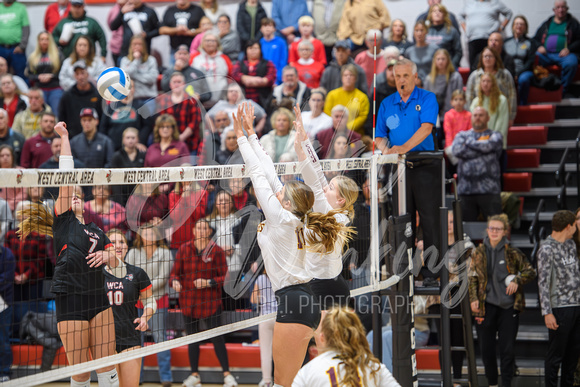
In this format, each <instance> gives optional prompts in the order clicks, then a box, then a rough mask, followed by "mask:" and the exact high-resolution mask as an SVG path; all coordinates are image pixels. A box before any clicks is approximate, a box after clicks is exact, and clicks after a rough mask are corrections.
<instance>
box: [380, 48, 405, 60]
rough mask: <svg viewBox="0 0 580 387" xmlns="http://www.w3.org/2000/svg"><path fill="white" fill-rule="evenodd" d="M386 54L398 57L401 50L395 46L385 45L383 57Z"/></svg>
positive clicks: (386, 55)
mask: <svg viewBox="0 0 580 387" xmlns="http://www.w3.org/2000/svg"><path fill="white" fill-rule="evenodd" d="M388 56H393V57H395V58H399V56H401V50H399V49H398V48H397V47H395V46H387V47H385V49H384V50H383V57H385V58H387V57H388Z"/></svg>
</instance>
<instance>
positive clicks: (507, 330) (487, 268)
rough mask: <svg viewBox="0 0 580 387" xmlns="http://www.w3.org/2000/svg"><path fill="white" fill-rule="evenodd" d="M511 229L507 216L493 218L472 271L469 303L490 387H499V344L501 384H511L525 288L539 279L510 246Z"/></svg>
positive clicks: (489, 222)
mask: <svg viewBox="0 0 580 387" xmlns="http://www.w3.org/2000/svg"><path fill="white" fill-rule="evenodd" d="M508 227H509V222H508V217H507V215H505V214H501V215H493V216H491V217H489V219H488V221H487V236H486V237H485V238H484V240H483V243H481V244H480V245H479V246H478V247H477V249H476V250H475V252H474V253H473V255H472V260H471V268H470V270H469V273H470V277H469V301H470V302H471V312H472V313H473V315H474V316H475V321H476V323H477V324H476V328H477V336H478V338H479V342H480V343H481V358H482V360H483V365H484V366H485V376H486V377H487V381H488V383H489V385H490V386H493V385H496V386H497V385H498V374H497V357H496V352H497V351H496V342H497V343H498V344H499V353H500V358H501V365H500V367H501V379H502V381H501V385H502V386H510V385H511V380H512V378H513V374H514V364H515V344H516V335H517V332H518V325H519V314H520V312H521V311H522V310H523V309H524V307H525V299H524V291H523V288H522V286H523V285H525V284H526V283H528V282H530V281H531V280H533V279H534V278H536V271H535V270H534V268H533V267H532V265H531V264H530V262H529V261H528V259H527V257H526V256H525V255H524V254H523V253H522V252H521V251H520V250H518V249H516V248H514V247H511V246H510V245H509V242H508V240H507V238H506V235H507V233H508ZM496 334H497V337H498V339H497V340H496Z"/></svg>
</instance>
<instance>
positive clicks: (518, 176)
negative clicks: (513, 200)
mask: <svg viewBox="0 0 580 387" xmlns="http://www.w3.org/2000/svg"><path fill="white" fill-rule="evenodd" d="M531 189H532V174H531V173H529V172H521V173H513V172H510V173H504V174H503V191H507V192H529V191H530V190H531Z"/></svg>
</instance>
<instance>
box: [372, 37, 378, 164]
mask: <svg viewBox="0 0 580 387" xmlns="http://www.w3.org/2000/svg"><path fill="white" fill-rule="evenodd" d="M373 51H374V52H373V155H374V154H375V136H376V129H377V115H376V114H377V33H376V32H375V41H374V43H373Z"/></svg>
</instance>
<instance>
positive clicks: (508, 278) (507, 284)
mask: <svg viewBox="0 0 580 387" xmlns="http://www.w3.org/2000/svg"><path fill="white" fill-rule="evenodd" d="M514 278H516V276H515V275H513V274H510V275H508V276H507V277H505V286H509V284H510V283H511V282H512V281H513V279H514Z"/></svg>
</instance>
